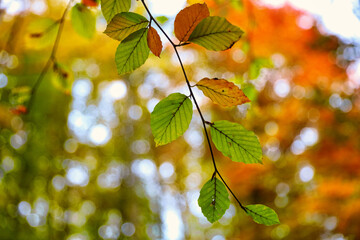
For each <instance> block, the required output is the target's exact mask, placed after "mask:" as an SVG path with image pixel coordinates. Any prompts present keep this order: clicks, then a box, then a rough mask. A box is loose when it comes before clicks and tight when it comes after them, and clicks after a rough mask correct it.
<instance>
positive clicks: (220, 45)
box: [189, 16, 243, 51]
mask: <svg viewBox="0 0 360 240" xmlns="http://www.w3.org/2000/svg"><path fill="white" fill-rule="evenodd" d="M242 34H243V31H242V30H241V29H240V28H238V27H237V26H234V25H232V24H231V23H229V22H228V21H227V20H226V19H225V18H224V17H217V16H216V17H207V18H205V19H203V20H202V21H201V22H200V23H199V24H198V25H197V26H196V28H195V29H194V31H193V32H192V34H191V35H190V37H189V41H190V42H193V43H196V44H199V45H200V46H203V47H204V48H206V49H208V50H213V51H223V50H226V49H229V48H231V47H232V46H233V45H234V44H235V42H237V41H238V40H239V39H240V37H241V35H242Z"/></svg>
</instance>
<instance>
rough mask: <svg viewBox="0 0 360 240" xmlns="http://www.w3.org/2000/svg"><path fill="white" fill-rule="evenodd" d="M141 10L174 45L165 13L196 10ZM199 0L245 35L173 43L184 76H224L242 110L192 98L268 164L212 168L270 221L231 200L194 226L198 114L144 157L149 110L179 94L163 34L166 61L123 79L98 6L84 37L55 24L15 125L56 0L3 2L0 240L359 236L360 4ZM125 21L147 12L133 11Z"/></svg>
mask: <svg viewBox="0 0 360 240" xmlns="http://www.w3.org/2000/svg"><path fill="white" fill-rule="evenodd" d="M75 2H76V1H75ZM147 2H148V5H149V7H150V9H151V11H152V12H153V14H154V15H155V16H166V17H167V18H168V21H167V22H166V23H164V25H163V26H164V28H165V30H166V31H167V33H168V34H172V32H173V20H174V17H175V16H176V14H177V13H178V12H179V11H180V10H181V9H182V8H184V7H185V6H186V5H187V4H193V3H198V2H203V1H195V0H188V1H185V0H171V1H169V0H148V1H147ZM205 2H206V3H207V5H208V7H209V9H210V12H211V14H212V15H219V16H224V17H226V18H227V19H228V20H229V21H230V22H231V23H232V24H234V25H237V26H239V27H240V28H241V29H243V30H244V32H245V34H244V36H243V38H242V39H241V40H240V41H239V42H238V43H236V44H235V45H234V46H233V47H232V48H231V49H230V50H227V51H224V52H212V51H207V50H205V49H204V48H201V47H199V46H195V45H188V46H185V47H182V48H181V49H180V55H181V57H182V58H183V60H184V63H185V68H186V71H187V73H188V76H190V80H191V82H192V83H193V84H194V83H196V82H197V81H199V80H200V79H202V78H204V77H210V78H214V77H217V78H225V79H227V80H229V81H232V82H234V83H236V84H238V85H239V86H241V88H242V89H243V90H244V92H245V93H246V95H247V96H248V97H249V98H250V99H251V103H248V104H244V105H241V106H238V107H232V108H221V107H219V106H217V105H214V104H213V103H211V101H210V100H208V99H207V98H206V97H204V95H203V94H202V92H200V91H198V90H196V89H194V90H195V94H196V97H197V99H198V101H199V103H200V107H201V109H202V111H203V113H204V115H205V118H206V119H207V120H208V121H216V120H220V119H226V120H230V121H233V122H237V123H240V124H242V125H244V126H245V127H246V128H247V129H249V130H252V131H254V132H255V133H256V134H257V135H258V136H259V138H260V143H261V145H262V147H263V154H264V158H263V162H264V164H263V165H251V164H248V165H245V164H242V163H234V162H232V161H231V160H230V159H229V158H226V157H224V156H223V155H222V154H221V153H219V152H218V151H217V150H215V157H216V161H217V164H218V168H219V170H220V172H221V174H222V175H223V177H224V178H225V180H226V181H227V183H228V184H229V185H230V187H231V188H232V190H233V191H234V192H235V194H236V195H237V197H238V198H239V199H240V201H241V202H242V203H243V204H245V205H247V204H256V203H261V204H265V205H267V206H269V207H271V208H273V209H274V210H275V211H276V212H277V213H278V215H279V219H280V221H281V224H280V225H275V226H271V227H266V226H263V225H258V224H256V223H254V222H253V221H252V220H251V218H250V217H248V216H247V215H246V214H245V213H244V212H243V211H242V210H241V209H240V208H239V206H238V205H237V204H236V202H235V201H234V199H233V198H231V205H230V208H229V209H228V210H227V212H226V214H225V215H224V216H223V218H222V219H221V220H219V221H218V222H216V223H214V224H210V223H209V222H208V221H207V220H206V218H204V217H203V215H202V213H201V210H200V208H199V207H198V204H197V199H198V196H199V190H200V188H201V187H202V186H203V184H204V183H205V182H206V181H207V180H209V179H210V178H211V174H212V171H213V166H212V163H211V157H210V155H209V150H208V146H207V144H206V141H205V139H204V135H203V129H202V126H201V122H200V118H199V116H198V113H197V112H196V110H195V113H194V117H193V120H192V122H191V124H190V127H189V129H188V131H187V132H186V133H185V135H184V136H183V137H181V138H179V139H178V140H176V141H174V142H173V143H171V144H168V145H166V146H162V147H158V148H155V144H154V141H153V137H152V134H151V129H150V112H151V111H152V110H153V108H154V106H155V105H156V104H157V103H158V102H159V100H161V99H163V98H164V97H166V96H167V95H169V94H170V93H173V92H182V93H184V94H186V95H188V90H187V88H186V86H185V81H184V79H183V75H182V73H181V70H180V67H179V64H178V62H177V59H176V56H175V55H174V52H173V50H172V48H171V46H169V44H167V43H166V41H165V38H163V43H164V51H163V53H162V54H161V58H157V57H155V56H153V55H151V56H150V58H149V59H148V60H147V62H146V64H145V65H143V66H142V67H141V68H139V69H137V70H135V71H134V72H133V73H131V74H127V75H124V76H118V74H117V71H116V65H115V61H114V55H115V50H116V47H117V45H118V42H117V41H115V40H112V39H111V38H109V37H107V36H106V35H105V34H103V33H102V32H103V31H104V29H105V27H106V21H105V19H104V18H103V16H102V14H101V11H100V8H99V7H92V8H91V11H92V13H93V14H94V16H96V33H95V34H94V36H92V37H91V38H89V39H86V38H83V37H81V36H79V35H78V34H77V33H76V32H75V31H74V29H73V28H72V26H71V22H70V16H67V17H66V19H65V22H64V30H63V34H62V37H61V39H60V44H59V50H58V51H57V54H56V62H57V64H56V65H55V67H52V68H50V69H49V71H48V73H47V74H46V76H45V78H44V80H43V81H42V83H41V85H40V87H39V89H38V91H37V92H36V96H34V99H33V103H32V106H31V111H30V113H29V114H23V113H24V112H25V111H26V108H25V107H24V105H25V106H26V103H27V102H28V101H29V99H30V97H31V88H32V87H33V85H34V84H35V82H36V80H37V79H38V77H39V75H40V73H41V71H42V69H43V67H44V65H45V63H46V61H47V60H48V58H49V56H50V52H51V49H52V46H53V43H54V39H55V35H56V31H57V28H56V27H49V26H53V24H54V22H55V21H57V20H58V19H60V18H61V15H62V14H63V11H64V9H65V8H66V4H67V1H65V0H61V1H60V0H31V1H30V0H2V1H0V9H1V10H0V239H19V240H23V239H27V240H28V239H67V240H90V239H170V240H172V239H174V240H175V239H211V240H224V239H245V240H246V239H324V240H325V239H326V240H330V239H331V240H343V239H349V240H350V239H360V228H359V226H360V198H359V197H360V178H359V176H360V137H359V134H360V115H359V110H360V92H359V86H360V59H359V57H360V31H359V29H360V20H359V18H360V3H359V1H356V0H317V1H311V0H205ZM131 10H132V11H135V12H138V13H140V14H144V15H145V11H144V9H143V7H142V5H141V3H140V1H133V2H132V8H131ZM164 19H165V18H163V20H164ZM162 37H163V36H162ZM174 41H176V40H175V39H174Z"/></svg>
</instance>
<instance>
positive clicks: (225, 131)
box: [210, 120, 262, 163]
mask: <svg viewBox="0 0 360 240" xmlns="http://www.w3.org/2000/svg"><path fill="white" fill-rule="evenodd" d="M210 132H211V137H212V140H213V142H214V144H215V146H216V148H217V149H218V150H219V151H221V152H222V153H223V154H224V155H225V156H227V157H229V158H231V160H233V161H235V162H243V163H262V161H261V159H262V150H261V146H260V143H259V140H258V138H257V137H256V135H255V134H254V133H253V132H251V131H248V130H246V129H245V128H244V127H243V126H241V125H240V124H237V123H232V122H229V121H225V120H223V121H217V122H215V123H213V124H211V130H210Z"/></svg>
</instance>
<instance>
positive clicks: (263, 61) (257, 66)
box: [248, 58, 273, 79]
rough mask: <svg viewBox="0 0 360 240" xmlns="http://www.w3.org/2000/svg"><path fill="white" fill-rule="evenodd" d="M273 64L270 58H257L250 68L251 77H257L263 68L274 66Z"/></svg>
mask: <svg viewBox="0 0 360 240" xmlns="http://www.w3.org/2000/svg"><path fill="white" fill-rule="evenodd" d="M272 67H273V64H272V62H271V60H270V59H267V58H257V59H255V60H254V61H252V63H251V64H250V68H249V73H248V74H249V75H248V76H249V79H256V78H258V77H259V75H260V71H261V69H262V68H272Z"/></svg>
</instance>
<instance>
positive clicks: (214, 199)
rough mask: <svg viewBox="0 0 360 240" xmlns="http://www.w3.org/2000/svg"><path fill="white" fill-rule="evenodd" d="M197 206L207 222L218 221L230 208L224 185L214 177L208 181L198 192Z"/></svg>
mask: <svg viewBox="0 0 360 240" xmlns="http://www.w3.org/2000/svg"><path fill="white" fill-rule="evenodd" d="M198 204H199V206H200V208H201V211H202V213H203V214H204V216H205V217H206V218H207V220H208V221H209V222H211V223H213V222H215V221H217V220H219V219H220V218H221V217H222V216H223V215H224V214H225V212H226V210H227V209H228V208H229V207H230V200H229V193H228V192H227V190H226V187H225V185H224V184H223V183H222V182H221V181H220V180H219V179H217V178H216V177H214V178H213V179H211V180H209V181H208V182H207V183H205V185H204V186H203V187H202V188H201V190H200V196H199V199H198Z"/></svg>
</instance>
